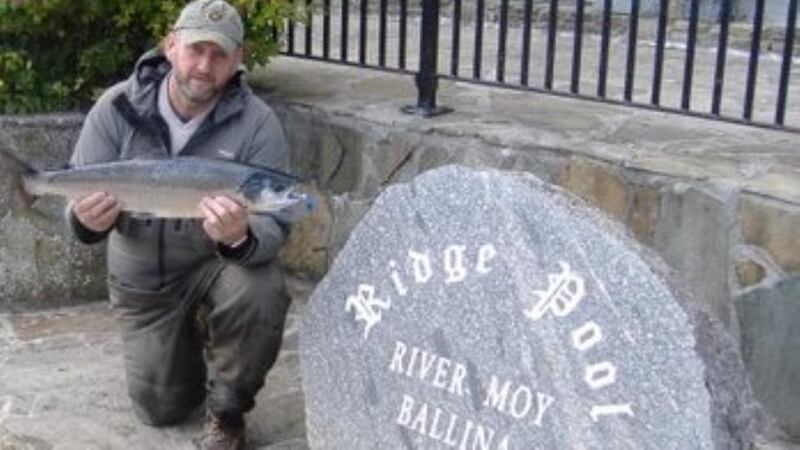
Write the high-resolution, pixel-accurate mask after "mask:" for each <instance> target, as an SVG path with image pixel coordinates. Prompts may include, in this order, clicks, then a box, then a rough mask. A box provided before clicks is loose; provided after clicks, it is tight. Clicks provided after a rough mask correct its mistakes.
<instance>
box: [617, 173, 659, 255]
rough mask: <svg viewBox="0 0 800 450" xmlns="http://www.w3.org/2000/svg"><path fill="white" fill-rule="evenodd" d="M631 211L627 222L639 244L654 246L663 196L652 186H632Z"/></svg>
mask: <svg viewBox="0 0 800 450" xmlns="http://www.w3.org/2000/svg"><path fill="white" fill-rule="evenodd" d="M630 189H631V205H630V211H629V212H628V215H627V220H626V221H625V223H626V225H627V226H628V228H629V229H630V230H631V232H632V233H633V235H634V236H636V239H638V240H639V242H641V243H643V244H647V245H653V243H654V240H655V234H656V223H658V215H659V205H660V202H661V195H660V194H659V190H658V188H655V187H652V186H631V188H630Z"/></svg>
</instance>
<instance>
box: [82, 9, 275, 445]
mask: <svg viewBox="0 0 800 450" xmlns="http://www.w3.org/2000/svg"><path fill="white" fill-rule="evenodd" d="M243 35H244V31H243V27H242V22H241V18H240V16H239V14H238V13H237V12H236V10H235V9H234V8H233V7H232V6H231V5H229V4H228V3H226V2H225V1H223V0H196V1H194V2H192V3H190V4H188V5H187V6H186V7H185V8H184V9H183V11H182V12H181V14H180V16H179V18H178V20H177V21H176V22H175V25H174V28H173V30H172V31H171V32H170V33H169V34H168V36H166V38H165V39H164V41H163V43H162V46H161V48H159V49H155V50H151V51H150V52H148V53H146V54H145V55H143V56H142V58H141V59H140V60H139V61H138V63H137V64H136V68H135V70H134V72H133V74H132V75H131V76H130V78H129V79H128V80H126V81H124V82H122V83H119V84H118V85H116V86H114V87H112V88H111V89H109V90H108V91H107V92H106V93H105V94H104V95H103V96H102V97H101V98H100V99H99V100H98V102H97V104H96V105H95V106H94V107H93V108H92V110H91V111H90V112H89V114H88V116H87V118H86V122H85V123H84V126H83V129H82V131H81V135H80V137H79V139H78V142H77V144H76V147H75V152H74V155H73V158H72V164H73V166H81V165H85V164H92V163H99V162H105V161H111V160H119V159H133V158H181V157H184V156H189V155H191V156H195V157H197V156H200V157H208V158H217V159H234V160H237V161H242V162H247V163H251V164H255V165H260V166H266V167H271V168H275V169H279V170H286V168H287V165H288V149H287V143H286V140H285V138H284V135H283V131H282V129H281V126H280V123H279V122H278V119H277V117H276V116H275V114H274V113H273V112H272V111H271V110H270V109H269V108H268V107H267V106H266V105H265V104H264V103H263V102H262V101H261V100H259V99H258V98H257V97H255V96H254V95H253V94H252V92H251V91H250V90H249V88H248V87H247V86H246V85H245V83H244V80H243V79H242V73H241V71H240V65H241V62H242V40H243ZM122 206H123V205H120V203H119V202H118V201H117V200H116V199H115V198H113V197H112V196H110V195H107V194H106V193H103V192H97V193H94V194H92V195H90V196H88V197H86V198H83V199H81V200H79V201H77V202H75V203H74V204H72V205H70V207H69V215H70V221H71V224H72V227H73V230H74V232H75V234H76V236H77V237H78V238H79V239H80V240H81V241H83V242H85V243H93V242H99V241H101V240H103V239H104V238H106V237H108V238H109V244H108V277H109V278H108V284H109V294H110V298H111V304H112V306H113V307H114V308H115V310H116V311H117V315H118V320H119V323H120V325H121V332H122V338H123V356H124V360H125V371H126V379H127V383H128V391H129V395H130V397H131V399H132V400H133V404H134V408H135V412H136V414H137V415H138V416H139V417H140V418H141V420H143V421H144V422H146V423H148V424H151V425H154V426H162V425H169V424H173V423H177V422H180V421H182V420H183V419H185V418H187V417H188V416H189V415H190V414H191V413H192V412H193V411H194V410H196V409H197V407H198V406H199V405H201V404H202V403H203V401H204V400H205V402H206V410H207V419H206V420H207V422H206V425H205V426H204V429H203V435H202V436H201V438H200V439H199V442H198V443H199V447H200V448H203V449H234V448H242V447H243V445H244V428H245V427H244V419H243V414H244V413H245V412H247V411H249V410H250V409H252V407H253V405H254V397H255V395H256V393H257V391H258V390H259V389H260V388H261V386H262V385H263V381H264V378H265V376H266V373H267V371H268V370H269V369H270V367H271V366H272V364H273V363H274V361H275V358H276V356H277V353H278V349H279V347H280V344H281V335H282V331H283V324H284V319H285V314H286V310H287V308H288V303H289V301H288V297H287V296H286V294H285V292H284V288H283V284H282V277H281V275H280V273H279V271H278V270H277V268H276V267H275V265H274V264H272V260H273V258H274V257H275V255H276V253H277V251H278V249H279V248H280V246H281V244H282V242H283V239H284V233H285V229H284V226H283V225H282V224H281V223H279V222H277V221H276V220H275V219H273V218H271V217H268V216H255V215H253V216H249V215H248V214H247V211H246V209H245V208H244V207H243V206H242V205H240V204H238V203H237V202H236V201H234V200H232V199H230V198H228V197H224V196H216V197H208V198H204V199H203V200H202V202H201V203H200V204H199V205H198V208H199V210H200V211H201V213H202V215H203V220H166V219H151V218H143V217H131V216H129V215H127V214H120V211H121V209H122ZM198 309H202V310H205V311H207V320H206V321H205V322H206V325H205V326H204V327H201V328H204V330H198V326H197V323H196V322H197V321H196V320H195V317H196V316H197V314H196V311H197V310H198Z"/></svg>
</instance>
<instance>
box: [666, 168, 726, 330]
mask: <svg viewBox="0 0 800 450" xmlns="http://www.w3.org/2000/svg"><path fill="white" fill-rule="evenodd" d="M728 209H729V208H728V206H727V202H726V201H725V199H723V198H720V197H718V196H717V195H716V194H714V193H711V192H707V191H704V190H701V189H698V188H695V187H691V186H687V185H680V184H678V185H674V186H673V187H672V188H671V189H665V190H664V191H663V192H662V193H661V202H660V214H659V218H658V223H657V224H656V232H655V241H654V242H655V244H654V248H655V249H656V250H657V251H658V252H659V253H660V255H661V257H662V258H664V260H665V261H666V262H667V263H668V264H669V265H670V266H672V267H673V268H674V269H675V270H676V271H677V272H678V278H679V279H681V280H682V282H684V283H685V284H686V286H687V287H688V288H689V289H690V290H692V291H693V292H694V293H695V294H696V300H697V301H698V305H697V306H698V307H701V308H707V309H708V310H709V311H710V313H711V314H712V316H714V317H715V318H717V319H719V320H721V321H722V322H723V323H725V324H726V325H727V326H729V327H730V326H734V327H735V325H736V323H735V320H734V321H733V322H732V319H733V311H732V308H733V307H732V305H731V301H730V287H729V285H728V281H729V278H728V277H729V267H730V266H732V264H731V263H730V262H729V260H730V253H731V251H730V245H731V242H730V239H731V238H730V232H731V229H732V225H731V221H732V219H731V218H730V217H729V216H730V215H731V214H730V213H729V212H728ZM734 330H735V328H734Z"/></svg>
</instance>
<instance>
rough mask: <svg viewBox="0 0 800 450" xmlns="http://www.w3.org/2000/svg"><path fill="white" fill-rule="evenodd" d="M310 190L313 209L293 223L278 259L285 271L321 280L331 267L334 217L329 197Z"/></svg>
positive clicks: (314, 189)
mask: <svg viewBox="0 0 800 450" xmlns="http://www.w3.org/2000/svg"><path fill="white" fill-rule="evenodd" d="M307 193H309V194H310V195H312V197H313V198H314V203H315V209H314V212H313V213H312V214H311V215H310V216H308V217H306V218H304V219H302V220H300V221H298V222H295V223H293V224H292V227H291V232H290V233H289V236H287V238H286V243H285V244H284V246H283V247H282V248H281V250H280V253H279V255H278V258H279V261H280V264H281V266H282V267H283V268H284V269H285V270H288V271H289V272H292V273H302V274H304V275H306V276H309V277H311V278H312V279H320V278H322V276H323V275H325V272H327V270H328V240H329V238H330V235H331V230H332V226H333V223H332V222H333V217H332V215H331V210H330V200H329V199H328V198H327V196H326V195H325V194H324V193H323V192H321V191H320V190H319V189H316V188H313V189H309V190H308V191H307Z"/></svg>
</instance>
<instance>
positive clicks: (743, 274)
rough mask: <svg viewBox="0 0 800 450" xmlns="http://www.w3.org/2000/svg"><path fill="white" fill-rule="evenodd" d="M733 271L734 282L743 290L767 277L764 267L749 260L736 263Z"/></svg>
mask: <svg viewBox="0 0 800 450" xmlns="http://www.w3.org/2000/svg"><path fill="white" fill-rule="evenodd" d="M735 270H736V280H737V281H738V282H739V286H741V287H743V288H747V287H750V286H754V285H756V284H758V283H760V282H761V280H763V279H764V277H765V276H766V275H767V271H766V269H764V266H762V265H761V264H759V263H757V262H755V261H751V260H746V261H736V266H735Z"/></svg>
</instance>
